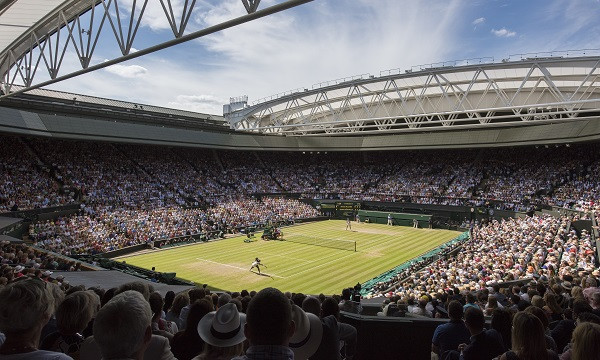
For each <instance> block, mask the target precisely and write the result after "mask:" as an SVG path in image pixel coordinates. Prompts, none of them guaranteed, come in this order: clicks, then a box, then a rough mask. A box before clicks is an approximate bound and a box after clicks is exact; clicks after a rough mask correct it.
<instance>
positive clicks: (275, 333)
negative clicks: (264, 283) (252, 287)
mask: <svg viewBox="0 0 600 360" xmlns="http://www.w3.org/2000/svg"><path fill="white" fill-rule="evenodd" d="M291 323H292V305H291V304H290V301H289V299H288V298H287V297H286V296H285V295H284V294H283V293H282V292H281V291H279V290H277V289H275V288H270V287H269V288H265V289H262V290H261V291H259V292H258V293H257V294H256V295H255V296H254V297H253V298H252V300H250V304H248V311H247V313H246V326H247V327H248V328H249V329H250V338H249V340H250V343H251V344H252V345H283V344H286V343H287V341H288V340H289V331H290V326H291Z"/></svg>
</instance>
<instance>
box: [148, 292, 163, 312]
mask: <svg viewBox="0 0 600 360" xmlns="http://www.w3.org/2000/svg"><path fill="white" fill-rule="evenodd" d="M148 302H149V303H150V310H152V317H154V316H157V315H158V316H160V313H161V312H162V308H163V298H162V296H161V295H160V294H159V293H157V292H153V293H152V294H150V298H148Z"/></svg>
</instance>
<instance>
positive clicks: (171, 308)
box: [0, 276, 357, 360]
mask: <svg viewBox="0 0 600 360" xmlns="http://www.w3.org/2000/svg"><path fill="white" fill-rule="evenodd" d="M178 299H184V300H185V302H184V303H185V304H187V305H186V306H185V307H183V309H182V308H181V305H182V302H181V301H179V300H178ZM165 300H168V301H169V303H168V304H167V303H166V301H165ZM342 303H343V302H340V297H339V296H334V297H325V296H319V297H313V296H306V295H303V294H291V293H286V294H283V293H282V292H281V291H279V290H277V289H274V288H265V289H263V290H261V291H259V292H256V291H251V292H248V291H247V290H242V291H241V292H233V293H232V292H224V293H222V294H220V295H219V294H216V293H212V292H211V291H210V290H208V289H207V288H206V287H202V288H200V287H196V288H192V289H190V290H188V291H184V292H181V293H179V294H177V295H175V294H174V293H172V292H170V294H169V295H167V296H165V297H163V296H162V295H161V294H160V293H158V292H155V291H154V289H153V287H152V285H151V284H149V283H147V282H133V283H127V284H123V285H120V286H119V287H116V288H111V289H102V288H99V287H94V288H89V289H86V288H85V287H84V286H82V285H79V286H75V287H73V286H69V285H68V284H66V285H65V284H57V283H56V282H52V281H49V280H48V279H36V278H34V277H31V276H23V277H20V278H18V279H12V280H11V281H10V282H8V283H6V284H0V357H6V358H11V359H12V358H14V359H25V358H31V359H34V358H35V359H55V360H70V359H74V360H79V359H81V360H92V359H98V360H99V359H106V360H109V359H125V358H128V359H136V360H141V359H161V360H174V359H179V360H190V359H194V360H201V359H217V360H218V359H223V360H225V359H232V358H235V359H266V358H269V359H290V360H291V359H297V360H306V359H309V358H310V359H315V360H316V359H323V360H336V359H342V353H343V355H344V359H348V360H351V359H352V358H353V356H354V354H355V352H356V343H357V331H356V329H355V328H354V327H353V326H351V325H348V324H345V323H342V322H340V317H339V311H340V304H342ZM183 310H185V311H183ZM175 311H176V312H177V316H175V317H174V316H173V314H174V312H175ZM170 319H171V320H170ZM341 342H342V343H343V344H344V346H343V347H342V348H341V349H340V343H341Z"/></svg>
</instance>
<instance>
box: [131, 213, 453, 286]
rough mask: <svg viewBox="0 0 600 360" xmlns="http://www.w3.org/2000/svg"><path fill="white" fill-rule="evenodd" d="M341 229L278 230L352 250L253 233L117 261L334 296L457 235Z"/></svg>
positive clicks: (333, 225)
mask: <svg viewBox="0 0 600 360" xmlns="http://www.w3.org/2000/svg"><path fill="white" fill-rule="evenodd" d="M345 227H346V223H345V221H343V220H327V221H322V222H316V223H310V224H303V225H297V226H292V227H288V228H284V229H283V233H284V238H285V237H292V236H293V237H296V236H306V237H310V238H314V237H320V238H323V239H343V240H354V241H356V242H357V252H353V251H347V250H338V249H330V248H326V247H320V246H314V245H306V244H298V243H293V242H288V241H262V240H260V234H257V235H256V239H257V240H256V241H254V242H252V243H244V242H243V239H244V237H235V238H230V239H224V240H219V241H214V242H209V243H202V244H196V245H190V246H181V247H177V248H171V249H167V250H159V251H153V252H150V253H146V254H142V255H136V256H130V257H125V258H121V259H120V260H125V261H127V263H128V264H133V265H137V266H140V267H143V268H148V269H150V268H152V267H153V266H154V267H156V271H159V272H176V273H177V276H178V277H180V278H183V279H187V280H191V281H194V282H197V283H206V284H208V285H209V288H211V289H215V290H230V291H239V290H242V289H248V290H260V289H262V288H265V287H268V286H273V287H276V288H278V289H280V290H282V291H292V292H303V293H307V294H318V293H321V292H322V293H325V294H334V293H339V292H340V291H341V289H343V288H344V287H349V286H354V285H355V284H356V283H357V282H361V283H362V282H364V281H366V280H369V279H371V278H373V277H375V276H377V275H379V274H381V273H383V272H385V271H387V270H389V269H392V268H393V267H395V266H397V265H399V264H401V263H403V262H405V261H406V260H409V259H412V258H414V257H416V256H418V255H420V254H422V253H424V252H427V251H428V250H430V249H433V248H435V247H437V246H439V245H440V244H443V243H445V242H447V241H449V240H451V239H453V238H454V237H456V236H458V235H459V234H460V233H459V232H456V231H449V230H437V229H436V230H429V229H413V228H411V227H402V226H393V227H391V226H386V225H381V224H364V223H361V224H356V223H352V230H353V231H346V230H345ZM255 257H259V258H260V259H261V260H262V263H263V264H265V265H266V266H267V267H266V268H262V269H261V271H262V272H263V274H268V275H269V276H264V275H263V276H261V275H258V274H256V273H253V272H250V271H249V269H250V265H251V263H252V261H253V260H254V258H255Z"/></svg>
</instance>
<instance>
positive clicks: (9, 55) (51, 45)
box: [0, 0, 313, 99]
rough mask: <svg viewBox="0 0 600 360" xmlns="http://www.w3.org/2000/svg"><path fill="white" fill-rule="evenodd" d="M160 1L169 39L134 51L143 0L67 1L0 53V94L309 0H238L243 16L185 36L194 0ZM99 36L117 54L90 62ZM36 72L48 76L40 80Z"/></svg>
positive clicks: (95, 67) (200, 35)
mask: <svg viewBox="0 0 600 360" xmlns="http://www.w3.org/2000/svg"><path fill="white" fill-rule="evenodd" d="M159 1H160V4H161V7H162V9H163V15H164V16H165V19H166V21H167V22H168V23H169V26H170V28H171V30H172V32H173V37H174V38H173V39H171V40H168V41H166V42H162V43H158V44H156V45H153V46H150V47H148V48H146V49H142V50H137V51H134V50H133V49H134V47H133V45H134V43H135V40H136V38H137V34H138V30H139V28H140V25H141V23H142V21H143V18H144V16H145V15H146V12H145V10H146V8H147V5H148V0H132V1H130V6H125V5H124V0H80V1H73V2H71V3H69V2H66V3H65V5H64V6H63V7H60V8H58V9H56V10H55V11H54V12H53V13H52V14H49V15H48V16H47V17H46V18H44V19H43V21H40V22H39V23H38V24H36V25H34V26H33V27H32V28H31V29H29V31H27V32H26V33H24V34H23V35H22V36H21V37H20V38H19V39H17V40H15V41H14V42H13V43H12V44H11V46H9V47H8V48H6V49H3V50H2V52H0V90H1V93H0V95H1V96H0V99H2V98H5V97H8V96H11V95H14V94H19V93H22V92H26V91H28V90H32V89H36V88H39V87H42V86H46V85H49V84H53V83H55V82H58V81H62V80H66V79H69V78H72V77H75V76H78V75H81V74H85V73H88V72H91V71H94V70H97V69H101V68H104V67H107V66H110V65H114V64H117V63H120V62H123V61H127V60H130V59H133V58H137V57H140V56H143V55H146V54H149V53H152V52H155V51H158V50H162V49H164V48H167V47H171V46H174V45H177V44H180V43H183V42H186V41H189V40H192V39H196V38H200V37H202V36H205V35H208V34H212V33H215V32H218V31H221V30H224V29H227V28H230V27H233V26H236V25H239V24H242V23H245V22H248V21H252V20H255V19H258V18H261V17H264V16H267V15H271V14H274V13H277V12H280V11H283V10H287V9H290V8H292V7H295V6H298V5H301V4H305V3H308V2H311V1H313V0H286V1H284V2H282V3H279V4H276V5H273V6H270V7H268V8H265V9H262V10H258V6H259V4H260V0H241V3H242V5H243V6H244V8H245V9H246V12H247V13H248V14H247V15H243V16H240V17H237V18H234V19H231V20H228V21H225V22H222V23H220V24H217V25H214V26H211V27H207V28H204V29H202V30H199V31H195V32H192V33H189V34H185V35H184V33H185V30H186V28H187V25H188V23H189V19H190V17H191V15H192V13H193V12H194V11H200V10H198V6H196V3H197V1H196V0H184V1H183V6H179V7H175V6H173V4H172V1H174V0H159ZM67 5H69V6H67ZM100 39H102V41H103V42H107V41H112V44H113V45H116V46H117V47H118V49H119V52H120V53H121V54H122V56H120V57H117V58H114V59H109V60H107V61H105V60H104V59H95V60H96V61H94V53H95V50H96V47H97V44H98V42H99V40H100ZM65 56H77V58H78V62H79V64H80V65H81V68H80V69H76V70H74V71H71V72H68V73H64V74H62V73H61V69H62V65H63V60H64V59H65ZM40 70H45V72H43V71H42V72H43V73H44V75H40ZM40 77H46V78H49V80H46V79H41V80H39V79H40Z"/></svg>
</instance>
